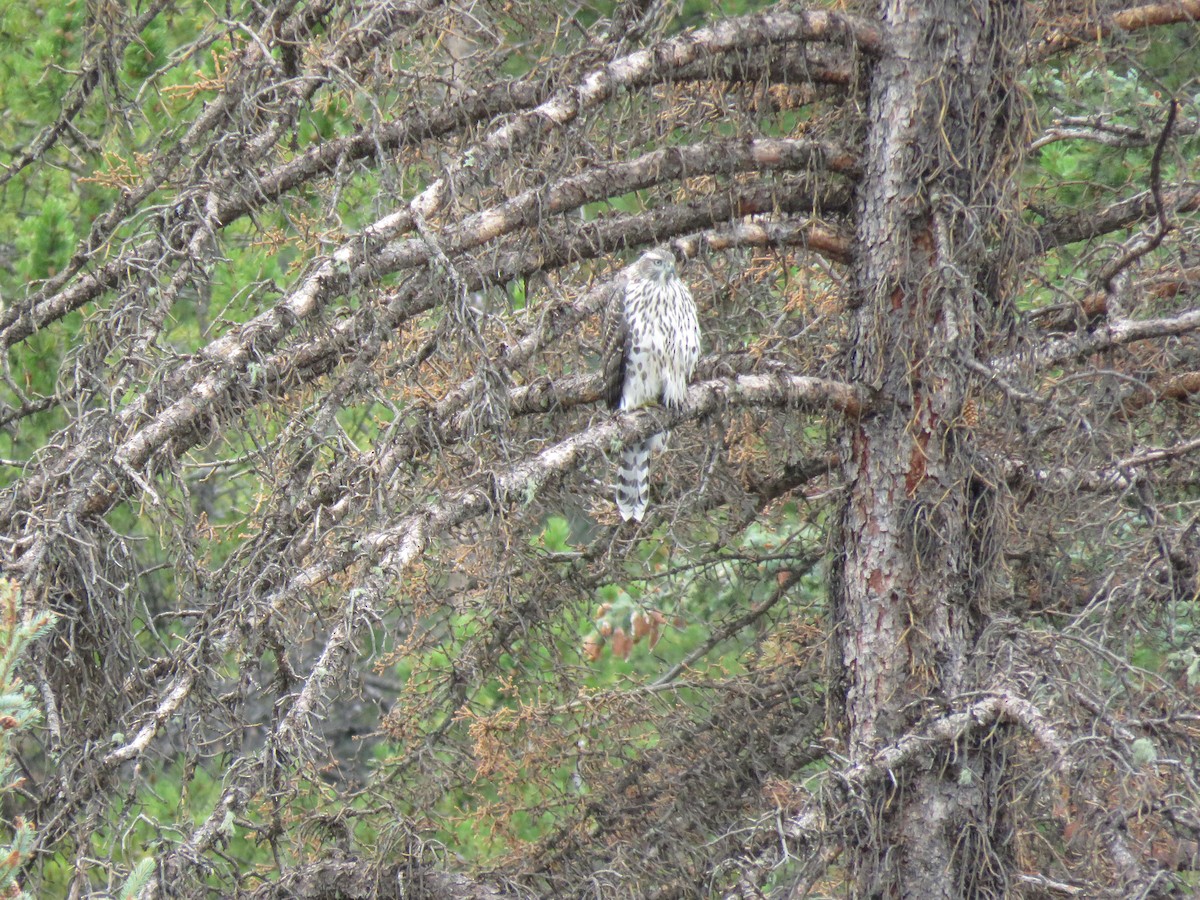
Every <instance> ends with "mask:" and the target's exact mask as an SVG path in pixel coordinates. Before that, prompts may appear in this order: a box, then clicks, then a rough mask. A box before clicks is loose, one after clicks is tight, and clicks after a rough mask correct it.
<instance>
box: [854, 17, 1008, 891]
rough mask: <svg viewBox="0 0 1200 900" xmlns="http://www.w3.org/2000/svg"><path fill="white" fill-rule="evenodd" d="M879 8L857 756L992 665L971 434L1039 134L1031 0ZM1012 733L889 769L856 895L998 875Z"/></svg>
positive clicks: (866, 302) (868, 206) (858, 431)
mask: <svg viewBox="0 0 1200 900" xmlns="http://www.w3.org/2000/svg"><path fill="white" fill-rule="evenodd" d="M882 14H883V16H884V18H885V20H886V22H887V23H888V25H889V34H890V37H891V40H892V41H893V46H892V48H891V52H890V53H888V54H885V57H884V59H882V60H881V61H880V62H879V63H878V65H877V66H876V68H875V69H874V71H873V75H872V84H871V92H870V107H869V110H868V134H867V154H866V158H865V171H866V177H865V179H864V181H863V184H862V188H861V194H860V197H859V203H860V216H859V225H858V232H857V234H858V256H857V260H856V269H855V278H856V302H858V303H859V304H861V305H860V306H859V309H858V312H857V315H856V319H855V323H854V327H855V329H856V335H855V338H856V340H855V342H854V349H853V350H852V351H851V359H850V361H849V368H850V371H851V373H852V375H853V376H854V378H855V379H857V380H859V381H860V383H863V384H866V385H870V386H871V387H872V388H874V389H875V390H876V391H877V392H878V398H879V400H880V401H881V402H880V404H879V405H878V407H877V409H878V410H879V411H878V412H877V413H874V414H872V415H870V416H867V417H865V418H863V419H862V420H861V421H859V422H857V423H852V424H851V425H850V426H849V427H848V429H847V431H846V433H845V436H844V443H845V446H844V460H845V463H844V466H845V479H846V484H847V496H846V501H845V506H844V509H843V519H842V542H843V545H844V550H843V553H844V556H843V557H842V559H841V562H840V571H839V572H838V573H837V585H836V589H835V592H836V602H837V604H838V610H839V616H840V625H841V629H842V630H841V632H840V646H841V650H842V663H843V665H844V670H843V676H844V679H845V681H844V701H845V721H846V724H847V728H848V742H849V756H850V758H851V760H852V761H853V762H866V761H869V760H870V759H871V757H872V754H873V753H874V751H875V750H876V749H878V748H879V747H881V746H884V745H886V744H888V743H889V742H891V741H893V740H894V739H895V738H897V737H898V736H899V735H900V734H902V733H903V732H904V731H905V730H906V729H907V728H909V727H911V726H912V725H913V723H914V722H916V721H918V720H920V719H921V718H922V716H923V715H926V714H931V713H934V712H936V711H938V710H941V709H943V708H944V706H945V705H950V704H953V703H954V701H955V700H956V698H958V697H960V696H961V695H963V694H964V693H966V692H968V691H970V690H972V689H975V688H978V687H980V686H981V683H982V682H983V680H984V679H985V678H986V671H985V669H984V668H983V667H981V666H979V665H976V664H973V663H974V661H973V659H972V649H973V645H974V642H975V639H976V638H977V636H978V635H979V633H980V630H981V628H982V625H983V624H984V622H985V620H986V615H987V591H988V588H989V585H990V584H991V583H992V581H993V579H994V575H995V572H994V569H995V564H994V563H993V561H992V560H991V558H990V556H991V554H990V553H989V541H988V540H987V535H988V532H989V527H990V522H992V521H993V520H994V517H995V515H996V508H997V505H998V504H997V500H996V497H995V490H994V487H992V486H989V485H988V484H987V479H986V478H983V477H980V474H979V473H980V472H981V470H982V464H981V462H980V460H978V459H977V458H975V455H974V453H973V446H974V441H973V436H972V430H971V426H970V424H969V422H970V420H971V419H972V415H971V411H970V403H969V400H968V397H969V388H970V368H969V362H970V361H971V360H973V359H974V358H976V357H977V356H979V355H980V354H981V353H982V352H983V350H984V349H985V348H984V347H982V346H981V341H982V337H981V336H982V335H984V334H988V333H991V334H997V333H1001V334H1002V333H1004V330H1005V329H1004V327H1003V323H1002V322H1001V321H999V320H1000V319H1001V317H1002V316H1003V315H1004V303H1003V298H1001V297H999V296H997V290H998V289H997V288H996V287H995V286H994V285H993V284H992V283H991V282H993V281H994V279H993V277H992V275H991V273H993V272H995V271H1003V259H1004V256H1005V248H1004V247H1003V246H1002V245H1001V246H999V247H997V246H995V245H996V244H997V243H999V242H998V241H997V240H995V236H996V235H999V234H1003V233H1004V232H1003V228H1002V227H1001V224H1000V223H1001V222H1003V221H1004V220H1005V217H1006V216H1007V214H1008V210H1009V209H1010V208H1011V203H1012V197H1011V195H1012V189H1013V184H1012V181H1011V177H1010V176H1011V172H1012V169H1013V164H1014V163H1015V161H1016V159H1017V157H1018V154H1019V152H1020V151H1019V148H1020V145H1021V143H1022V142H1023V140H1024V134H1023V129H1022V127H1021V123H1022V109H1021V106H1020V103H1019V101H1018V98H1017V95H1016V92H1015V89H1014V86H1013V71H1012V60H1011V59H1010V50H1009V49H1008V48H1011V47H1017V46H1020V45H1021V40H1022V36H1023V30H1022V24H1021V11H1020V6H1019V5H1018V4H1014V3H1004V2H988V0H945V2H942V0H895V2H890V3H886V4H884V5H883V10H882ZM999 740H1002V737H999V736H998V737H996V738H993V739H989V740H988V741H985V742H983V743H981V744H976V745H973V746H961V745H960V746H958V747H956V748H954V750H953V751H952V752H951V753H949V754H932V753H931V755H930V758H929V759H928V761H927V765H926V766H924V767H923V768H922V770H921V771H920V772H918V773H916V774H914V773H912V772H910V773H908V774H907V775H906V776H902V775H901V774H900V773H897V775H896V780H895V781H894V782H893V783H887V784H880V785H878V787H877V796H876V797H874V798H872V799H870V800H869V801H868V807H867V810H866V816H867V819H868V821H867V822H866V825H865V827H864V828H863V829H862V830H860V831H859V834H860V835H861V841H860V842H859V844H858V846H857V847H854V848H851V855H850V859H851V864H852V868H853V869H854V875H855V881H856V886H857V889H856V893H857V895H858V896H869V897H920V898H925V900H930V898H942V897H947V898H948V897H960V896H970V897H979V896H1000V895H1003V893H1004V891H1005V872H1006V871H1010V867H1009V865H1008V861H1009V860H1008V857H1009V856H1010V855H1011V854H1010V850H1009V849H1008V840H1009V835H1008V832H1007V829H1006V828H1005V825H1004V817H1003V816H996V815H993V812H992V811H993V810H994V809H995V808H996V807H997V800H998V798H997V797H996V796H995V793H994V792H995V785H996V784H997V783H998V781H999V780H1000V779H999V776H1000V774H1001V773H1000V772H999V771H998V766H999V763H998V762H997V760H998V758H999V757H998V754H997V752H996V751H997V742H998V741H999Z"/></svg>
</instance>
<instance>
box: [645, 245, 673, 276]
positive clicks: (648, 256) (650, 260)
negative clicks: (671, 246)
mask: <svg viewBox="0 0 1200 900" xmlns="http://www.w3.org/2000/svg"><path fill="white" fill-rule="evenodd" d="M637 268H638V270H639V272H640V274H641V276H642V277H643V278H645V279H646V280H647V281H666V280H667V279H669V278H673V277H674V276H675V256H674V254H672V253H671V251H670V250H647V251H646V252H645V253H643V254H642V258H641V259H639V260H638V261H637Z"/></svg>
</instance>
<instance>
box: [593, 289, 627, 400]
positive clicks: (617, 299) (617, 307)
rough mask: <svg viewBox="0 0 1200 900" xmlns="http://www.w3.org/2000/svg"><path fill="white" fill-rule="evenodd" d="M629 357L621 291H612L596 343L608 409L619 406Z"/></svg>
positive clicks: (623, 301) (623, 299) (622, 293)
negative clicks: (598, 345) (598, 343)
mask: <svg viewBox="0 0 1200 900" xmlns="http://www.w3.org/2000/svg"><path fill="white" fill-rule="evenodd" d="M628 358H629V322H628V320H626V318H625V292H624V291H623V290H616V291H613V293H612V297H610V298H609V301H608V306H607V307H606V308H605V310H604V336H603V339H602V340H601V343H600V365H601V367H602V368H601V373H602V374H603V376H604V384H603V387H602V392H603V396H604V399H605V400H606V401H607V402H608V407H609V409H617V408H618V407H619V406H620V405H621V391H622V390H623V389H624V386H625V361H626V360H627V359H628Z"/></svg>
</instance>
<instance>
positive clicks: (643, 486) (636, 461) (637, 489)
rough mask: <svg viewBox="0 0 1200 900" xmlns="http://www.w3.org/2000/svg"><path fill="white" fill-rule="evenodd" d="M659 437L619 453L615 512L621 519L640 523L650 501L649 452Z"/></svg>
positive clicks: (653, 437) (631, 446) (630, 446)
mask: <svg viewBox="0 0 1200 900" xmlns="http://www.w3.org/2000/svg"><path fill="white" fill-rule="evenodd" d="M661 440H662V439H661V437H660V436H659V435H657V434H656V435H653V436H651V437H649V438H647V439H646V440H644V441H638V442H637V443H636V444H631V445H629V446H628V447H626V448H625V449H624V450H622V451H621V466H620V468H618V469H617V510H618V511H619V512H620V513H621V518H622V519H624V520H625V521H626V522H628V521H629V520H630V519H636V520H637V521H639V522H640V521H642V516H644V515H645V514H646V503H647V502H648V501H649V499H650V451H651V450H652V449H653V448H654V446H655V443H656V441H657V442H659V443H661Z"/></svg>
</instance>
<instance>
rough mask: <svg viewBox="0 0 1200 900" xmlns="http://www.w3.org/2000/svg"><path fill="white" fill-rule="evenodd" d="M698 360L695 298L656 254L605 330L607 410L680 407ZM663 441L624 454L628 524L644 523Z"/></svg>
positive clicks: (634, 277)
mask: <svg viewBox="0 0 1200 900" xmlns="http://www.w3.org/2000/svg"><path fill="white" fill-rule="evenodd" d="M699 357H700V322H699V321H698V320H697V318H696V303H695V301H694V300H692V292H691V291H689V290H688V288H687V285H686V284H684V283H683V282H682V281H681V280H680V278H679V276H678V275H676V274H675V257H674V256H672V255H671V253H670V251H668V250H651V251H649V252H648V253H645V254H643V255H642V258H641V259H639V260H638V261H637V262H636V263H634V264H633V265H632V266H630V268H629V272H628V281H627V282H626V284H625V300H624V303H620V304H616V303H614V304H613V308H612V309H611V310H610V312H609V316H608V321H607V323H606V326H605V331H604V375H605V378H606V384H607V394H608V405H609V407H610V408H612V409H622V410H624V409H637V408H638V407H639V406H646V405H647V404H650V403H662V404H664V405H665V406H679V405H680V404H681V403H683V400H684V397H685V396H686V395H687V386H688V380H689V379H690V378H691V377H692V373H693V372H694V371H695V369H696V360H697V359H698V358H699ZM665 440H666V435H665V434H654V435H651V436H650V437H648V438H646V440H644V441H638V442H636V443H634V444H630V445H629V446H628V447H626V448H625V449H624V450H622V451H621V467H620V469H619V470H618V472H617V509H618V510H619V511H620V513H621V518H622V519H624V520H625V521H629V520H630V519H637V520H638V521H641V519H642V516H643V515H645V513H646V501H647V495H648V493H649V479H650V454H651V453H652V452H655V451H658V450H661V449H662V448H663V445H664V443H665Z"/></svg>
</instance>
